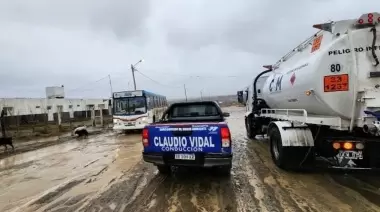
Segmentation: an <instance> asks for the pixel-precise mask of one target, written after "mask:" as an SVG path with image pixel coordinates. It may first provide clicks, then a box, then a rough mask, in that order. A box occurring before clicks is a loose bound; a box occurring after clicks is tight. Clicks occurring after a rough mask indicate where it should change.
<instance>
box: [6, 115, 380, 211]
mask: <svg viewBox="0 0 380 212" xmlns="http://www.w3.org/2000/svg"><path fill="white" fill-rule="evenodd" d="M224 110H226V111H228V112H230V113H231V117H230V118H229V119H228V122H229V126H230V128H231V132H232V135H233V141H234V143H233V151H234V159H233V168H232V174H231V176H230V177H225V176H220V175H219V174H218V172H215V171H214V170H212V169H174V170H173V173H172V175H170V176H162V175H160V174H158V172H157V170H156V168H155V167H154V166H153V165H151V164H147V163H145V162H143V161H142V159H141V150H142V147H141V144H140V136H139V135H116V134H114V133H108V134H102V135H93V136H92V137H91V136H90V137H89V139H88V140H86V141H69V142H68V143H65V144H60V145H61V146H59V147H58V148H57V149H54V147H46V148H43V149H39V150H34V151H32V152H34V154H32V153H30V152H28V153H24V154H19V155H17V156H10V157H7V158H5V159H3V160H1V161H0V181H1V185H0V211H23V212H24V211H91V212H92V211H131V212H137V211H159V212H161V211H170V212H175V211H190V212H192V211H202V212H203V211H228V212H233V211H290V212H293V211H321V212H327V211H358V212H364V211H380V207H379V206H380V196H379V195H380V183H379V182H380V181H379V177H378V176H376V175H368V174H361V175H359V174H344V173H330V172H321V171H314V172H309V173H292V172H285V171H283V170H280V169H278V168H277V167H276V166H275V165H274V164H273V163H272V160H271V156H270V153H269V147H268V144H267V140H266V139H265V138H257V139H256V140H249V139H247V138H246V136H245V129H244V121H243V116H244V111H243V110H244V109H243V108H225V109H224ZM57 146H58V145H57ZM12 157H14V158H12ZM4 160H7V161H4ZM5 163H6V164H5ZM1 164H3V165H1ZM4 164H5V165H4ZM23 191H27V192H24V193H23Z"/></svg>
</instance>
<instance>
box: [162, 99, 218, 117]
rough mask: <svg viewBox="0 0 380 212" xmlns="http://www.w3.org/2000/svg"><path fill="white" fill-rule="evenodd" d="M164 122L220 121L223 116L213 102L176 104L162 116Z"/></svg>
mask: <svg viewBox="0 0 380 212" xmlns="http://www.w3.org/2000/svg"><path fill="white" fill-rule="evenodd" d="M162 120H163V121H164V122H178V121H222V120H223V115H222V111H221V110H220V108H219V106H218V105H217V104H216V103H214V102H192V103H190V102H189V103H176V104H173V105H171V106H170V107H169V109H168V111H166V113H165V114H164V116H163V119H162Z"/></svg>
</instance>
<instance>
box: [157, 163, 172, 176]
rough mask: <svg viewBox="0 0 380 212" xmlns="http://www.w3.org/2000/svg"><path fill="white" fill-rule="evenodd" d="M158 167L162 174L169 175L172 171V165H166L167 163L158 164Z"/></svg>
mask: <svg viewBox="0 0 380 212" xmlns="http://www.w3.org/2000/svg"><path fill="white" fill-rule="evenodd" d="M157 169H158V171H159V172H160V174H165V175H167V174H170V172H171V168H170V166H166V165H157Z"/></svg>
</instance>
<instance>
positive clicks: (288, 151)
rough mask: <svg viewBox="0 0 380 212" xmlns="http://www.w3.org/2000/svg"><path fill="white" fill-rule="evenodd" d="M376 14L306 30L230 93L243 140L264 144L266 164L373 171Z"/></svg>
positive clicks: (378, 99)
mask: <svg viewBox="0 0 380 212" xmlns="http://www.w3.org/2000/svg"><path fill="white" fill-rule="evenodd" d="M379 23H380V14H379V13H368V14H364V15H362V16H361V17H360V18H359V19H353V20H342V21H335V22H329V23H324V24H317V25H314V26H313V27H314V28H317V29H320V31H319V32H317V33H316V34H314V35H313V36H312V37H310V38H309V39H307V40H306V41H304V42H302V43H301V44H300V45H298V46H297V47H296V48H294V49H292V50H291V51H290V52H289V53H288V54H286V55H285V56H283V57H282V58H281V59H280V60H279V61H278V62H277V63H275V64H274V65H270V66H264V67H265V68H266V69H267V70H265V71H263V72H262V73H260V74H259V75H258V76H256V77H255V79H254V81H253V83H252V84H251V85H249V86H248V87H247V89H245V90H243V91H239V92H238V100H239V102H241V103H244V104H245V105H246V114H245V126H246V130H247V136H248V137H249V138H254V137H255V136H256V135H264V134H267V135H268V136H269V143H270V152H271V155H272V159H273V161H274V163H275V164H276V165H277V166H278V167H280V168H282V169H285V170H289V169H299V168H301V169H302V168H310V167H313V166H314V165H315V164H316V163H315V162H316V158H320V159H324V160H325V161H328V162H329V165H330V167H332V168H339V169H374V168H380V66H379V59H378V55H379V54H380V51H379V50H380V42H379V38H380V32H379V31H380V27H379Z"/></svg>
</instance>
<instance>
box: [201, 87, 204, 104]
mask: <svg viewBox="0 0 380 212" xmlns="http://www.w3.org/2000/svg"><path fill="white" fill-rule="evenodd" d="M203 89H204V88H202V89H201V101H203V94H202V91H203Z"/></svg>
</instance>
